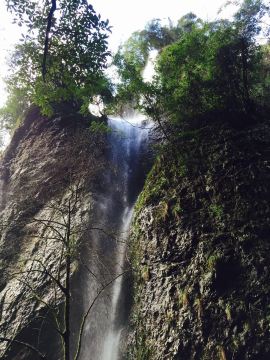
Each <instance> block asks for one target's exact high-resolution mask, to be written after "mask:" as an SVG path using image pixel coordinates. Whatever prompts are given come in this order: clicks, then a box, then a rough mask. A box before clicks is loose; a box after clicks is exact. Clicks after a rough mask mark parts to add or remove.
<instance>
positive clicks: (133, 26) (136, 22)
mask: <svg viewBox="0 0 270 360" xmlns="http://www.w3.org/2000/svg"><path fill="white" fill-rule="evenodd" d="M89 2H90V3H91V4H92V5H93V6H94V9H95V10H96V12H98V13H100V14H101V17H102V18H103V19H104V20H105V19H109V21H110V25H111V26H112V35H111V37H110V40H109V44H110V48H111V50H112V51H116V49H117V47H118V45H119V44H120V43H121V42H123V41H125V40H126V39H127V38H128V37H129V36H130V35H131V33H132V32H134V31H136V30H140V29H143V28H144V26H145V24H146V23H147V22H148V21H150V20H151V19H153V18H160V19H168V18H170V19H171V20H173V21H176V20H178V19H179V18H180V17H181V16H183V15H185V14H186V13H188V12H190V11H192V12H194V13H195V14H196V15H197V16H199V17H201V18H203V19H204V20H213V19H215V18H216V17H217V12H218V10H219V8H220V7H221V6H222V4H223V3H224V2H225V0H207V1H202V0H166V1H164V0H135V1H131V0H89ZM5 3H6V1H5V0H0V106H1V105H2V104H3V103H4V101H5V98H6V93H5V86H4V81H3V80H2V78H3V77H5V75H6V73H7V65H6V64H5V63H6V60H5V59H6V57H7V55H8V51H10V50H12V46H13V45H14V44H15V43H16V42H17V41H18V40H19V37H20V28H18V27H17V26H16V25H14V24H12V17H11V16H10V15H9V14H8V13H7V11H6V8H5ZM231 13H232V12H231V11H229V9H226V10H225V11H224V13H223V16H225V17H228V16H230V15H231Z"/></svg>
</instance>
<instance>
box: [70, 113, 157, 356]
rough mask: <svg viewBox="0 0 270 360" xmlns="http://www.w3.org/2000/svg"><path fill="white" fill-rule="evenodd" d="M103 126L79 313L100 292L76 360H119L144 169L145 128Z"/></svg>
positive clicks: (120, 123) (132, 123)
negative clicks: (104, 142) (104, 150)
mask: <svg viewBox="0 0 270 360" xmlns="http://www.w3.org/2000/svg"><path fill="white" fill-rule="evenodd" d="M108 125H109V128H110V134H109V135H108V142H109V151H108V152H109V154H108V166H107V168H106V170H105V175H104V184H103V185H102V186H101V190H100V191H99V192H98V193H97V194H95V195H94V196H95V202H94V205H93V211H92V212H93V214H94V217H93V227H95V229H96V230H93V231H91V234H89V239H88V240H89V241H88V242H87V246H85V249H84V251H83V262H84V264H86V266H85V268H86V269H88V270H87V271H86V270H84V271H82V274H81V275H80V279H79V280H78V281H79V282H80V285H79V286H78V289H79V290H77V294H76V298H81V307H82V309H83V311H84V312H85V311H86V310H87V308H88V307H89V304H91V301H93V298H94V297H95V295H96V294H97V292H98V291H99V290H100V289H102V287H104V286H105V289H104V291H102V294H101V295H100V296H99V297H98V299H97V301H96V303H95V305H94V307H93V309H92V311H91V313H90V315H89V318H88V320H87V323H86V327H85V331H84V336H83V342H82V351H81V356H80V360H120V359H121V349H122V347H123V338H124V334H125V330H126V325H127V321H128V313H129V307H130V305H129V304H130V302H131V294H130V285H131V284H130V281H131V280H130V266H129V264H128V261H127V257H126V249H127V241H128V233H129V228H130V223H131V219H132V214H133V208H134V204H135V201H136V198H137V196H138V193H139V192H140V190H141V188H142V186H143V182H144V175H145V174H146V168H147V162H146V159H147V156H146V152H147V148H148V133H149V127H150V125H149V124H146V125H144V117H143V116H142V115H134V116H131V117H129V118H127V119H122V118H118V117H114V118H112V117H111V118H110V119H109V120H108ZM121 274H122V275H121ZM108 283H110V285H107V284H108ZM75 317H76V314H75V315H74V318H75Z"/></svg>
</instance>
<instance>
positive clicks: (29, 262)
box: [0, 107, 104, 360]
mask: <svg viewBox="0 0 270 360" xmlns="http://www.w3.org/2000/svg"><path fill="white" fill-rule="evenodd" d="M88 128H89V120H88V121H87V120H85V119H84V118H82V117H80V116H78V115H75V114H72V113H71V112H70V113H68V111H67V107H66V113H65V114H62V115H56V116H54V117H53V118H51V119H47V118H45V117H43V116H42V115H41V114H40V113H39V111H38V109H37V108H32V109H31V110H30V111H29V113H28V114H27V116H26V118H25V120H24V122H23V124H22V125H21V126H20V127H19V128H18V129H17V130H16V132H15V134H14V136H13V139H12V142H11V144H10V146H9V147H8V149H7V150H6V152H5V154H4V156H3V158H2V161H1V186H0V190H1V194H0V195H1V196H0V211H1V214H0V219H1V228H0V230H1V240H0V337H1V338H3V337H4V338H6V339H14V338H15V339H19V340H20V341H27V342H29V341H30V342H31V343H32V344H35V345H36V344H37V342H41V346H39V345H38V348H39V349H41V350H42V349H43V348H42V342H44V344H46V341H47V340H48V339H47V340H46V338H47V337H48V338H49V341H50V344H51V346H50V347H49V352H48V351H47V355H48V358H49V359H53V358H54V357H53V355H52V354H51V353H50V351H51V352H53V351H54V350H55V349H54V348H53V346H52V343H51V341H52V337H53V336H55V334H53V331H52V329H50V331H49V332H48V328H47V330H46V326H47V327H48V325H46V324H45V323H46V321H44V313H45V312H46V311H47V310H48V306H47V305H46V304H54V305H55V304H56V303H60V302H61V291H60V289H59V288H56V289H55V286H54V283H53V281H50V280H52V279H50V276H49V277H48V273H50V274H52V275H54V276H55V277H56V276H58V278H60V279H61V276H62V274H63V264H62V262H63V259H62V258H61V251H62V249H63V247H62V244H61V241H59V236H61V232H62V235H63V236H65V228H64V227H62V228H61V226H60V225H57V223H58V222H59V223H60V224H61V223H63V222H65V216H66V214H65V204H67V202H68V201H70V199H72V196H74V194H76V208H74V209H75V210H74V211H73V214H72V219H73V223H74V229H75V228H76V236H77V239H76V241H77V242H79V241H80V238H81V236H83V231H84V226H87V223H88V222H89V214H90V211H89V210H90V209H91V194H92V191H93V183H94V182H93V179H95V178H97V175H98V172H99V169H100V168H101V165H102V162H103V160H104V159H103V155H102V154H103V152H104V144H103V140H102V139H101V137H100V136H97V135H93V134H92V135H91V134H90V132H89V129H88ZM74 231H75V230H74ZM58 232H60V235H59V236H56V234H57V233H58ZM75 266H76V264H75V263H74V264H73V269H75ZM41 323H42V326H41ZM42 327H43V328H44V329H45V330H44V331H42V330H40V329H41V328H42ZM34 328H38V329H39V330H38V331H35V330H33V329H34ZM51 332H52V334H51ZM2 340H3V339H2ZM9 344H10V342H8V341H0V357H1V359H2V358H3V359H4V358H7V359H13V360H14V359H32V357H33V359H36V358H37V354H36V353H33V351H32V350H31V349H29V348H27V347H25V346H19V345H18V344H17V346H16V343H14V342H13V343H12V346H11V347H9V346H8V345H9ZM44 344H43V346H44ZM47 350H48V347H47Z"/></svg>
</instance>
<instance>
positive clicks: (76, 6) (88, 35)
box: [2, 0, 110, 124]
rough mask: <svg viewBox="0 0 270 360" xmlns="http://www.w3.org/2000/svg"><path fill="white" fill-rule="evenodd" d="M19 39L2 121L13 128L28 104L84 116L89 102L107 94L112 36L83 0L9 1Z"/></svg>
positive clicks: (45, 111) (8, 81)
mask: <svg viewBox="0 0 270 360" xmlns="http://www.w3.org/2000/svg"><path fill="white" fill-rule="evenodd" d="M7 7H8V10H9V11H11V12H12V14H13V16H14V22H16V23H17V24H18V25H19V26H21V27H22V29H23V33H22V38H21V42H20V44H18V45H17V46H16V48H15V51H14V52H13V54H12V56H11V59H10V74H9V76H8V77H7V90H8V93H9V97H8V100H7V103H6V106H5V107H4V109H2V117H4V121H5V122H6V123H8V124H13V123H14V121H16V119H17V118H18V116H19V115H20V114H21V113H22V111H23V110H25V109H26V108H27V107H28V106H29V104H30V103H34V104H36V105H38V106H39V107H40V108H41V110H42V112H43V113H44V114H45V115H52V113H53V111H54V109H55V105H56V104H57V103H63V102H69V103H72V104H73V106H74V107H75V109H81V111H82V112H86V111H87V108H88V104H89V101H90V100H91V97H92V96H94V95H96V94H101V95H107V94H108V93H109V87H110V85H109V81H108V80H107V79H106V77H105V76H104V71H103V70H104V69H105V68H106V62H107V57H108V56H109V55H110V53H109V51H108V44H107V38H108V35H109V32H110V26H109V22H108V20H106V21H104V20H102V19H101V17H100V15H98V14H97V13H96V12H95V10H94V9H93V6H92V5H90V4H88V2H87V1H86V0H51V1H48V0H42V1H35V0H24V1H17V0H7Z"/></svg>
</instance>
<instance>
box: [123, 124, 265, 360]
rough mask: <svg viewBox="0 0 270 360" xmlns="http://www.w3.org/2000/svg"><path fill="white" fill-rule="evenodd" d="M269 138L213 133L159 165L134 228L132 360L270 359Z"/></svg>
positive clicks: (255, 132) (258, 132) (221, 128)
mask: <svg viewBox="0 0 270 360" xmlns="http://www.w3.org/2000/svg"><path fill="white" fill-rule="evenodd" d="M269 130H270V129H269V122H267V121H262V122H261V123H257V124H256V125H253V126H251V125H250V126H249V127H246V128H245V129H243V130H237V129H232V128H231V127H230V126H226V125H224V124H223V125H221V124H217V123H216V124H212V125H211V126H207V127H205V128H203V129H202V130H200V131H198V132H194V133H192V134H189V133H187V134H185V136H184V138H183V140H182V141H181V142H180V143H179V144H178V145H176V148H172V149H169V150H168V151H167V153H165V154H163V155H162V156H160V157H159V158H158V159H157V161H156V164H155V166H154V167H153V169H152V171H151V173H150V174H149V177H148V180H147V182H146V185H145V188H144V191H143V192H142V194H141V195H140V198H139V201H138V203H137V211H136V216H135V219H134V222H133V243H132V249H131V254H132V257H133V264H134V266H135V269H136V275H135V288H134V293H135V303H134V307H133V317H132V318H133V320H132V321H133V335H132V341H133V345H132V346H131V348H132V349H131V351H130V354H129V355H130V358H131V359H155V360H158V359H160V360H163V359H179V360H180V359H183V360H189V359H198V360H202V359H207V360H209V359H220V360H226V359H227V360H229V359H234V360H244V359H253V360H254V359H258V360H259V359H260V360H262V359H265V360H266V359H269V358H270V325H269V319H270V308H269V301H270V271H269V269H270V268H269V265H270V241H269V240H270V239H269V234H270V231H269V230H270V229H269V218H270V212H269V203H268V199H269V180H270V179H269V165H270V164H269V140H270V132H269ZM190 135H191V136H190ZM177 154H179V155H177Z"/></svg>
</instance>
